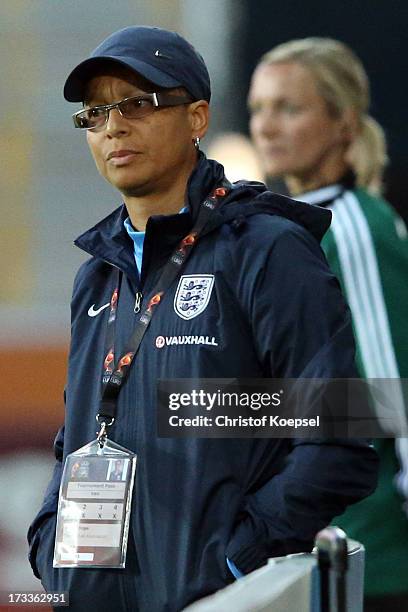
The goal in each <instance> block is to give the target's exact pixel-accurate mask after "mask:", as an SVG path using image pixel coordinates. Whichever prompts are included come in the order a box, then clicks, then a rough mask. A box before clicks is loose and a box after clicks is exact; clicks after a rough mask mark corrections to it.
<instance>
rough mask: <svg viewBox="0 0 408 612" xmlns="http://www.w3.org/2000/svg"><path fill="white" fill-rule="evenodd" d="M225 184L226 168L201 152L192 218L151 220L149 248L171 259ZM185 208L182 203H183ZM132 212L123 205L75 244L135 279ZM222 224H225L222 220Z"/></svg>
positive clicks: (191, 185) (189, 199) (190, 197)
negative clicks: (152, 243) (129, 226)
mask: <svg viewBox="0 0 408 612" xmlns="http://www.w3.org/2000/svg"><path fill="white" fill-rule="evenodd" d="M223 180H224V168H223V166H222V165H221V164H218V163H217V162H216V161H214V160H208V159H207V158H206V157H205V155H204V154H203V153H202V152H200V154H199V158H198V161H197V165H196V167H195V169H194V170H193V172H192V174H191V176H190V178H189V180H188V183H187V195H186V202H185V203H184V204H185V205H186V206H188V208H189V211H190V213H189V214H183V215H179V214H175V215H155V216H152V217H150V218H149V220H148V222H147V226H146V239H145V248H148V247H149V242H150V241H152V240H153V241H155V242H156V248H155V251H157V250H158V249H157V246H158V244H157V243H158V242H159V243H160V251H161V252H162V253H163V255H167V254H168V251H169V249H171V247H173V246H174V245H175V244H176V243H177V241H178V240H181V238H183V236H185V234H186V233H188V231H189V230H190V229H191V227H192V225H193V222H194V219H195V217H196V216H197V214H198V211H199V208H200V205H201V203H202V201H203V200H204V198H205V197H206V196H207V195H208V194H209V193H210V192H211V190H212V189H213V188H214V187H216V186H217V185H219V184H220V183H221V182H222V181H223ZM180 205H182V203H180ZM127 216H128V212H127V209H126V206H125V205H124V204H122V205H121V206H119V208H117V209H116V210H114V211H113V212H112V213H111V214H110V215H108V216H107V217H105V218H104V219H102V220H101V221H99V223H97V224H96V225H95V226H94V227H92V228H91V229H89V230H87V231H86V232H84V233H83V234H81V235H80V236H79V237H78V238H77V239H76V240H75V241H74V244H75V245H76V246H78V247H79V248H81V249H82V250H84V251H86V252H87V253H89V254H90V255H93V256H94V257H97V258H99V259H102V260H104V261H107V262H108V263H110V264H112V265H114V266H116V267H118V268H120V269H121V270H123V271H124V272H125V273H126V274H128V275H131V276H133V275H134V258H133V246H132V243H131V240H130V238H129V236H128V234H127V232H126V230H125V228H124V225H123V223H124V220H125V219H126V218H127ZM219 222H222V221H221V220H220V219H219Z"/></svg>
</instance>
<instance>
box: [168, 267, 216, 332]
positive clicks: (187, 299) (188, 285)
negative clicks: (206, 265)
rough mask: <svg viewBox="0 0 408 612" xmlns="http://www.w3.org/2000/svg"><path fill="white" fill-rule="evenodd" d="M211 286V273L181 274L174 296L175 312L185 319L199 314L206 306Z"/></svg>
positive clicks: (212, 277)
mask: <svg viewBox="0 0 408 612" xmlns="http://www.w3.org/2000/svg"><path fill="white" fill-rule="evenodd" d="M213 286H214V275H213V274H200V275H199V276H198V275H195V274H185V275H183V276H182V277H181V278H180V281H179V284H178V287H177V291H176V295H175V298H174V310H175V312H176V314H178V316H179V317H181V318H182V319H186V321H188V320H190V319H193V318H194V317H197V316H198V315H199V314H201V313H202V312H203V311H204V310H205V309H206V308H207V305H208V302H209V301H210V297H211V291H212V288H213Z"/></svg>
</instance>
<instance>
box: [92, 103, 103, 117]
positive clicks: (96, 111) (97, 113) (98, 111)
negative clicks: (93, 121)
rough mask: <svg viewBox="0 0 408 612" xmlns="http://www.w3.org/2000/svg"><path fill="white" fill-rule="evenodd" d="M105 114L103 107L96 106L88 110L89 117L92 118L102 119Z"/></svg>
mask: <svg viewBox="0 0 408 612" xmlns="http://www.w3.org/2000/svg"><path fill="white" fill-rule="evenodd" d="M104 114H105V109H104V108H103V107H101V106H94V107H93V108H89V109H88V115H89V117H91V118H96V117H101V116H102V115H104Z"/></svg>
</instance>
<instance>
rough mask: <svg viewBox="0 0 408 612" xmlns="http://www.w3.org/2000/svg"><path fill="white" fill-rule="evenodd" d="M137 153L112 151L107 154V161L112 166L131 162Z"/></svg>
mask: <svg viewBox="0 0 408 612" xmlns="http://www.w3.org/2000/svg"><path fill="white" fill-rule="evenodd" d="M136 155H138V153H137V152H136V151H114V152H113V153H111V154H109V155H108V162H110V163H111V164H112V165H114V166H125V165H126V164H128V163H129V162H131V161H132V160H133V159H134V158H135V157H136Z"/></svg>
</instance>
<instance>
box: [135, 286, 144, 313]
mask: <svg viewBox="0 0 408 612" xmlns="http://www.w3.org/2000/svg"><path fill="white" fill-rule="evenodd" d="M142 298H143V294H142V292H141V291H138V292H137V293H136V299H135V306H134V308H133V312H134V313H135V314H137V313H138V312H140V305H141V303H142Z"/></svg>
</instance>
